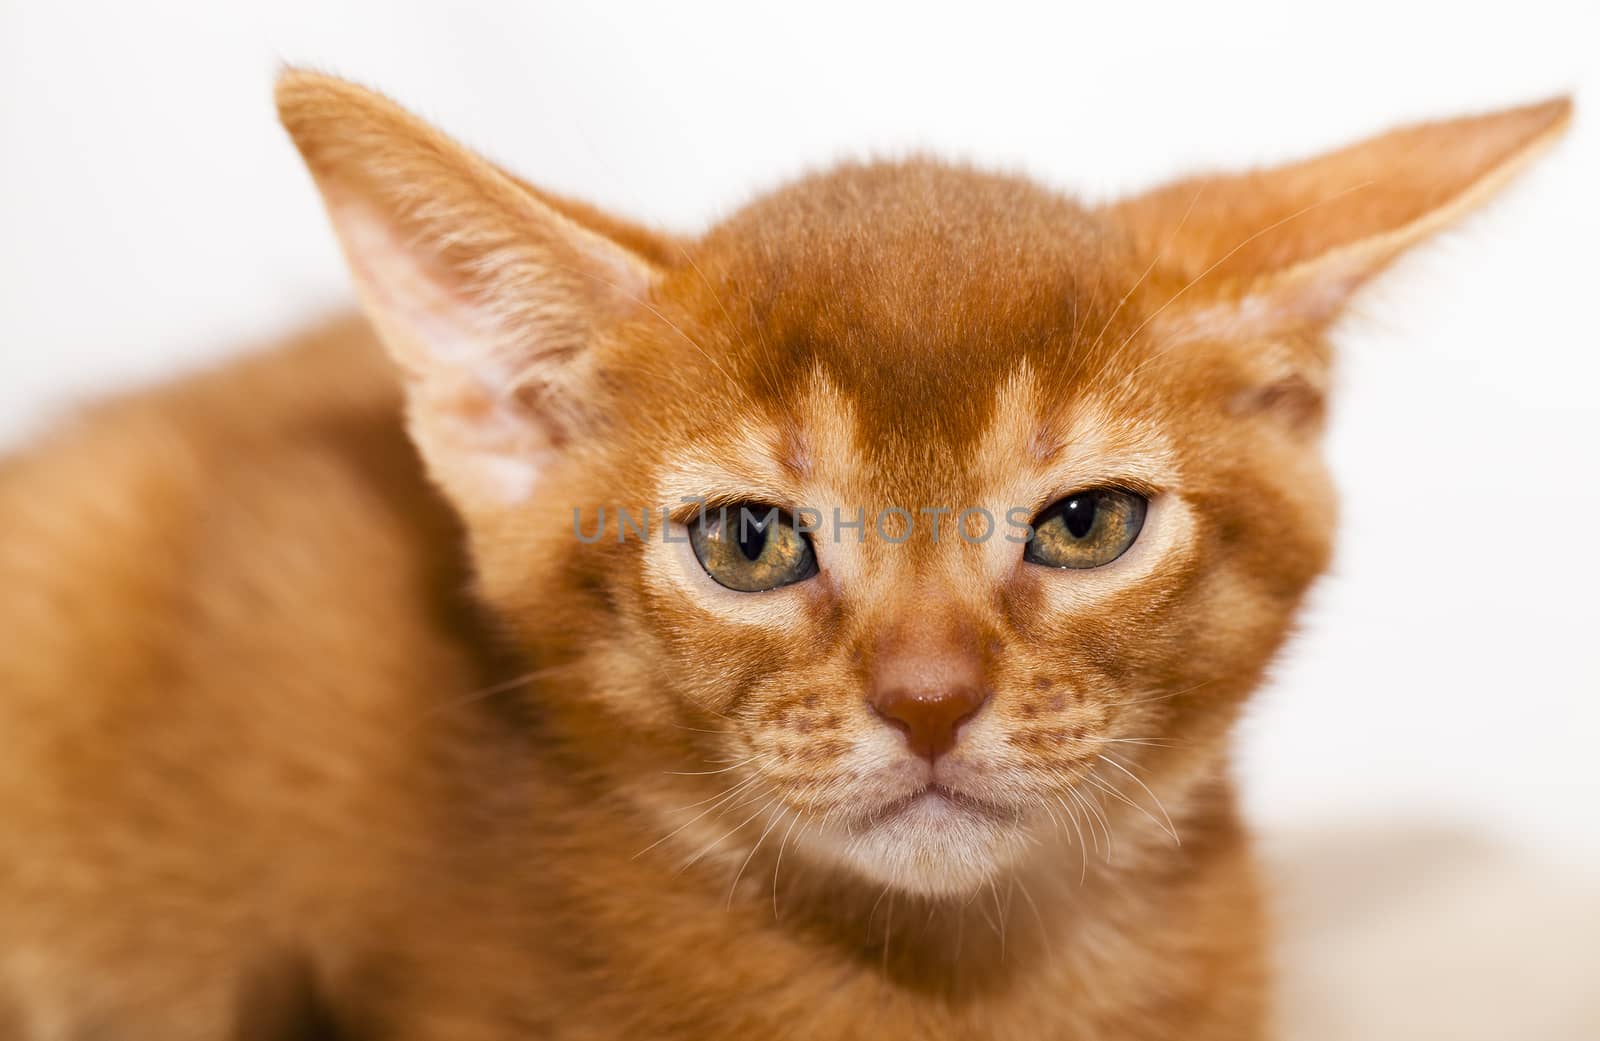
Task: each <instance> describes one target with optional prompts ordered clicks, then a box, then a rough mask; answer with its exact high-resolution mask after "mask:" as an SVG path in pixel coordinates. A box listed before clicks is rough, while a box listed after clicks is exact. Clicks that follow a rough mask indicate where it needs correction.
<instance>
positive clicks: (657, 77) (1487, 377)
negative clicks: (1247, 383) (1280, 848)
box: [0, 0, 1600, 868]
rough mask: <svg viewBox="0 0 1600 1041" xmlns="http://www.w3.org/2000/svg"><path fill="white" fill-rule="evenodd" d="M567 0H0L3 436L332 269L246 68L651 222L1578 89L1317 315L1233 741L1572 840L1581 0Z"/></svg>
mask: <svg viewBox="0 0 1600 1041" xmlns="http://www.w3.org/2000/svg"><path fill="white" fill-rule="evenodd" d="M579 6H580V5H577V4H563V5H560V6H557V5H553V4H518V5H510V4H507V5H503V6H493V5H488V4H470V3H445V2H439V0H389V2H387V3H383V4H370V5H362V6H339V5H336V4H331V3H328V2H325V0H322V2H318V0H275V2H273V3H270V4H260V5H246V4H233V3H218V2H216V0H191V2H188V3H181V4H157V5H150V4H137V3H99V4H91V3H71V4H62V3H47V2H45V0H35V2H29V3H19V2H18V0H3V2H0V106H3V109H0V302H3V306H0V440H3V441H7V442H9V441H11V440H14V439H16V438H18V437H21V436H23V435H24V433H25V431H27V430H28V429H30V428H33V427H35V426H36V425H37V424H38V423H39V422H40V421H42V420H43V419H45V418H46V417H48V416H49V415H50V414H51V413H52V412H54V411H56V410H58V409H59V408H60V407H62V405H63V404H64V403H66V402H70V401H71V400H73V399H76V398H79V397H81V396H83V395H85V394H89V393H94V392H99V391H103V390H106V389H110V388H120V387H124V386H127V385H129V384H130V383H136V382H141V381H147V380H151V379H154V378H157V377H159V376H162V375H164V374H167V373H170V372H173V371H175V370H179V369H182V368H185V367H189V366H193V365H195V364H197V363H199V362H201V361H203V360H208V359H213V358H218V357H221V356H223V355H225V354H226V353H228V352H229V351H232V350H236V349H238V348H239V347H240V346H242V345H245V344H248V343H251V342H255V341H261V340H264V339H266V338H268V337H270V336H271V335H273V334H275V333H277V332H281V331H284V330H288V329H291V328H293V327H294V326H295V325H297V324H299V323H300V322H302V321H303V320H305V319H306V318H307V316H310V315H314V314H317V313H320V312H323V311H326V310H328V309H331V308H334V307H338V306H340V305H341V304H342V302H343V301H344V300H345V299H346V290H345V280H344V274H343V271H342V270H341V268H340V265H339V262H338V260H337V257H336V254H335V250H334V246H333V243H332V239H331V237H330V235H329V233H328V231H327V229H326V227H325V225H324V223H323V220H322V216H321V213H320V211H319V209H318V204H317V202H316V200H315V198H314V196H313V194H312V191H311V188H310V185H309V182H308V181H307V178H306V177H305V175H304V173H303V172H302V170H301V168H300V166H299V164H298V162H297V160H296V158H295V156H294V154H293V152H292V150H291V149H290V147H289V145H288V143H287V141H286V140H285V138H284V137H283V135H282V134H281V132H280V131H279V130H278V128H277V126H276V125H275V123H274V121H273V116H272V110H271V106H270V101H269V95H270V83H271V79H272V76H273V72H274V70H275V68H276V66H277V65H278V63H279V62H281V61H291V62H300V63H310V64H314V65H316V66H319V67H321V68H324V69H327V70H330V71H337V72H340V73H343V74H346V75H349V76H351V77H353V78H356V79H359V80H362V81H365V82H368V83H371V84H373V85H377V86H380V87H382V88H384V89H386V90H387V91H389V92H391V93H392V94H394V95H396V96H397V97H398V98H400V99H401V100H402V101H404V102H406V103H407V104H409V105H411V106H412V107H414V108H415V109H417V110H418V111H420V112H421V113H423V114H424V115H426V116H428V117H430V118H432V119H435V120H436V121H438V122H439V123H441V124H442V125H444V126H445V127H447V128H449V129H450V130H452V131H453V132H455V133H456V134H457V135H458V136H460V137H462V138H463V139H465V140H466V141H467V142H469V143H471V144H474V145H476V146H478V147H480V148H483V149H484V150H486V151H487V152H489V153H490V154H491V155H493V156H495V157H496V158H498V159H500V160H502V161H504V162H506V163H508V164H509V165H511V166H512V167H514V168H515V169H517V170H519V171H520V172H522V173H524V174H525V175H527V176H528V177H530V178H531V179H534V180H536V181H539V182H540V183H542V184H545V185H547V186H549V187H552V188H555V189H559V190H563V191H566V192H571V193H574V194H577V195H581V196H584V197H587V198H589V199H592V200H594V201H596V202H598V203H600V204H602V205H606V206H610V207H614V208H616V209H618V210H620V211H622V212H624V213H627V214H630V215H633V216H636V217H641V218H645V219H648V220H651V221H654V222H658V223H662V224H665V225H668V226H673V227H677V228H682V229H695V228H698V227H702V226H704V225H705V224H706V223H707V222H708V221H710V220H712V219H714V218H715V217H716V215H718V214H721V213H725V212H727V211H728V210H729V209H731V208H732V207H734V206H736V205H738V204H739V203H740V202H741V201H742V200H744V199H746V198H748V197H749V196H750V195H751V194H752V193H754V192H757V191H759V190H761V189H762V188H764V187H767V186H770V185H773V184H775V183H777V182H779V181H780V180H782V179H784V178H786V177H788V176H791V175H793V174H795V173H796V172H798V171H800V170H802V169H805V168H806V167H808V166H815V165H819V164H823V163H826V162H827V161H829V160H830V159H833V158H835V157H838V156H842V155H861V154H895V153H899V152H903V151H905V150H907V149H910V148H922V149H929V150H933V151H936V152H938V153H941V154H945V155H949V156H953V157H961V158H970V159H975V160H977V161H980V162H982V163H984V164H988V165H992V166H1000V167H1006V168H1012V169H1021V170H1025V171H1027V172H1029V173H1032V174H1034V175H1036V176H1037V177H1039V178H1041V179H1043V180H1044V181H1046V182H1047V183H1049V184H1051V185H1055V186H1059V187H1061V188H1063V189H1067V190H1072V191H1075V192H1079V193H1080V194H1082V195H1084V196H1086V197H1089V198H1091V199H1100V198H1105V197H1107V196H1110V195H1112V194H1115V193H1117V192H1121V191H1126V190H1129V189H1133V188H1137V187H1141V186H1144V185H1147V184H1150V183H1153V182H1154V181H1156V180H1159V179H1160V178H1162V177H1164V176H1167V175H1170V174H1173V173H1177V172H1181V171H1187V170H1192V169H1194V168H1196V167H1208V166H1224V165H1237V164H1250V163H1258V162H1265V161H1272V160H1276V159H1280V158H1287V157H1294V156H1299V155H1302V154H1306V153H1309V152H1312V151H1316V150H1318V149H1321V148H1325V147H1329V146H1332V145H1335V144H1338V143H1342V142H1344V141H1345V140H1347V139H1349V138H1352V137H1355V136H1358V135H1361V134H1365V133H1368V132H1371V131H1374V130H1377V129H1380V128H1382V127H1384V126H1386V125H1388V124H1392V123H1395V122H1398V121H1404V120H1409V119H1417V118H1424V117H1430V116H1438V115H1448V114H1454V113H1459V112H1464V111H1470V110H1474V109H1479V108H1485V107H1492V106H1498V105H1505V104H1512V103H1518V102H1523V101H1528V100H1533V99H1536V98H1540V97H1543V96H1546V95H1549V94H1551V93H1554V92H1558V91H1576V92H1577V93H1578V95H1579V115H1578V120H1577V123H1576V125H1575V127H1574V129H1573V131H1572V133H1571V134H1570V136H1569V139H1568V140H1567V141H1566V143H1565V144H1564V145H1562V146H1561V147H1560V148H1559V149H1558V150H1557V151H1555V152H1554V153H1552V154H1551V155H1550V156H1549V157H1548V158H1547V159H1546V160H1545V161H1544V162H1543V163H1541V164H1540V165H1539V166H1538V167H1537V168H1536V169H1534V170H1533V171H1532V172H1531V174H1529V175H1528V176H1526V177H1525V178H1524V179H1523V180H1522V181H1521V182H1519V183H1518V185H1517V186H1516V188H1515V189H1514V190H1513V191H1512V192H1511V193H1510V194H1508V195H1506V196H1504V197H1502V198H1501V199H1499V200H1497V202H1496V203H1495V204H1494V206H1493V207H1492V208H1491V210H1489V211H1488V212H1486V213H1485V214H1484V215H1482V216H1480V217H1478V218H1475V219H1474V220H1472V221H1471V222H1470V223H1469V224H1468V225H1466V226H1465V227H1464V228H1462V229H1461V230H1459V231H1457V232H1455V233H1452V234H1450V235H1448V236H1446V237H1445V238H1443V239H1442V240H1439V241H1438V242H1436V243H1435V244H1433V245H1431V246H1430V247H1428V248H1426V249H1424V250H1423V251H1422V252H1421V254H1420V255H1419V256H1415V257H1413V258H1412V259H1410V260H1408V261H1407V262H1405V263H1404V264H1402V265H1401V266H1400V267H1399V268H1398V269H1397V270H1396V271H1394V273H1393V274H1392V275H1391V276H1390V277H1389V278H1388V279H1387V280H1386V281H1385V282H1383V283H1382V284H1381V285H1380V286H1378V287H1377V288H1376V289H1375V290H1373V291H1370V292H1368V293H1367V294H1366V295H1365V296H1364V297H1363V298H1362V299H1361V301H1360V304H1359V307H1358V313H1357V315H1356V316H1354V317H1353V318H1352V320H1350V321H1348V322H1347V323H1345V325H1344V327H1343V329H1342V330H1341V335H1340V336H1339V337H1338V342H1339V344H1340V346H1341V348H1342V352H1343V353H1342V366H1341V371H1340V380H1339V397H1338V404H1337V411H1336V415H1335V422H1334V425H1333V429H1332V433H1331V438H1330V443H1329V451H1330V453H1331V457H1332V459H1333V463H1334V466H1335V468H1336V472H1337V477H1338V480H1339V484H1340V486H1341V488H1342V490H1343V494H1344V526H1343V538H1342V541H1341V543H1340V550H1339V555H1338V563H1337V565H1336V567H1335V569H1334V571H1333V573H1332V575H1331V576H1330V577H1329V578H1328V579H1327V580H1326V581H1325V582H1324V583H1323V584H1322V586H1321V587H1320V589H1319V591H1318V595H1317V596H1316V599H1315V603H1314V606H1313V608H1312V609H1311V610H1310V611H1309V613H1308V614H1307V615H1306V617H1305V626H1304V632H1303V635H1302V636H1301V637H1300V638H1299V639H1298V641H1297V642H1296V643H1295V644H1294V645H1293V646H1292V648H1291V649H1290V651H1289V652H1288V653H1287V655H1286V656H1285V658H1284V660H1283V662H1282V664H1281V666H1280V667H1279V669H1278V670H1277V677H1276V680H1275V682H1274V683H1273V685H1272V686H1271V688H1270V689H1269V690H1268V691H1266V692H1264V695H1263V696H1262V697H1261V699H1260V700H1259V702H1258V703H1257V707H1256V711H1255V712H1254V713H1253V715H1252V717H1251V718H1250V720H1249V722H1248V724H1247V726H1246V728H1245V733H1244V737H1245V743H1244V749H1243V754H1242V766H1243V773H1244V775H1245V778H1246V781H1247V791H1248V799H1249V803H1250V806H1251V809H1252V813H1253V814H1254V815H1255V817H1256V818H1257V819H1258V820H1259V821H1261V822H1262V823H1263V825H1264V826H1266V827H1267V828H1269V829H1280V830H1287V829H1290V828H1296V827H1298V828H1304V827H1313V828H1314V827H1319V826H1323V825H1324V824H1326V823H1329V822H1334V821H1345V822H1348V821H1349V820H1351V819H1357V820H1363V821H1365V820H1376V819H1380V818H1381V819H1383V820H1395V819H1399V820H1420V819H1423V818H1426V819H1429V820H1432V821H1442V822H1447V823H1448V822H1459V823H1462V824H1464V825H1466V826H1468V827H1470V828H1472V829H1474V830H1478V831H1483V832H1485V833H1489V834H1493V835H1498V836H1501V837H1503V838H1505V839H1507V840H1508V841H1510V842H1513V843H1515V844H1517V845H1519V846H1520V847H1522V848H1523V849H1524V850H1525V851H1526V852H1528V853H1531V854H1534V855H1538V856H1543V857H1548V858H1551V859H1553V860H1557V861H1563V862H1568V863H1570V864H1588V865H1590V867H1591V868H1592V867H1593V866H1594V865H1596V864H1600V811H1597V810H1596V803H1597V801H1600V799H1597V797H1600V760H1597V756H1596V746H1597V744H1600V633H1597V632H1596V621H1597V614H1600V612H1597V610H1596V594H1595V589H1596V586H1597V585H1600V491H1597V488H1596V479H1597V477H1600V468H1597V465H1596V454H1597V447H1600V445H1597V441H1600V437H1597V434H1600V397H1597V395H1600V342H1597V341H1600V336H1597V334H1596V331H1595V324H1594V319H1593V317H1592V311H1591V306H1592V302H1593V300H1594V298H1595V296H1596V294H1597V292H1600V265H1597V263H1596V242H1597V241H1600V206H1597V204H1596V201H1595V192H1596V186H1597V185H1600V133H1597V117H1596V114H1595V111H1594V106H1595V105H1596V104H1600V97H1597V96H1596V88H1597V87H1600V25H1597V24H1596V19H1595V17H1594V15H1593V10H1594V5H1593V4H1585V3H1580V2H1574V3H1570V4H1552V3H1543V2H1521V3H1517V4H1512V5H1505V6H1503V7H1502V8H1501V9H1499V10H1497V11H1493V12H1486V13H1468V12H1470V11H1476V10H1478V9H1479V7H1480V5H1476V4H1459V3H1450V4H1440V5H1438V6H1437V7H1416V8H1411V9H1407V8H1405V7H1403V6H1402V5H1397V4H1394V3H1380V4H1373V3H1366V2H1360V3H1350V2H1342V0H1341V2H1338V3H1333V2H1324V3H1319V4H1311V5H1301V4H1290V3H1283V2H1272V3H1263V4H1261V5H1259V6H1255V7H1241V6H1237V5H1219V4H1217V3H1214V2H1209V0H1208V2H1204V3H1201V2H1196V3H1191V4H1187V5H1184V6H1183V7H1182V8H1175V9H1173V10H1166V11H1163V10H1160V9H1155V8H1151V7H1149V6H1148V5H1132V4H1130V5H1123V6H1126V7H1127V9H1128V10H1127V13H1114V12H1113V11H1111V8H1112V7H1113V6H1116V5H1109V4H1096V5H1093V7H1094V10H1093V11H1083V10H1072V8H1074V7H1076V6H1078V5H1069V4H1065V3H1062V4H1051V5H1049V6H1048V7H1040V8H1037V9H1027V8H1019V7H1008V6H997V5H993V4H985V5H981V6H979V5H968V6H964V7H960V8H951V9H938V8H936V7H934V6H932V5H928V4H919V5H916V6H914V7H907V8H903V9H893V8H890V7H887V6H869V5H868V4H866V3H864V2H857V3H852V4H845V5H833V4H819V3H803V4H801V3H795V4H789V5H784V6H782V7H778V6H765V5H760V6H758V5H755V4H728V5H726V6H722V7H719V8H714V9H712V8H699V7H697V8H689V7H686V6H685V5H682V4H652V5H639V6H637V7H628V8H624V7H609V8H607V7H601V6H595V7H592V8H590V9H587V10H580V9H579ZM252 8H254V9H252ZM1135 8H1139V10H1135ZM0 535H3V518H0Z"/></svg>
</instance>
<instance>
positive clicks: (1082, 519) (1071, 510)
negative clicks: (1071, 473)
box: [1061, 495, 1095, 539]
mask: <svg viewBox="0 0 1600 1041" xmlns="http://www.w3.org/2000/svg"><path fill="white" fill-rule="evenodd" d="M1094 514H1095V501H1094V498H1093V497H1092V496H1080V495H1075V496H1073V497H1072V498H1071V499H1068V500H1067V507H1066V509H1065V510H1063V511H1062V515H1061V519H1062V520H1063V521H1065V522H1066V525H1067V530H1068V531H1069V532H1071V533H1072V537H1073V538H1075V539H1081V538H1083V537H1084V536H1085V535H1087V534H1089V529H1090V528H1092V527H1094Z"/></svg>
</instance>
